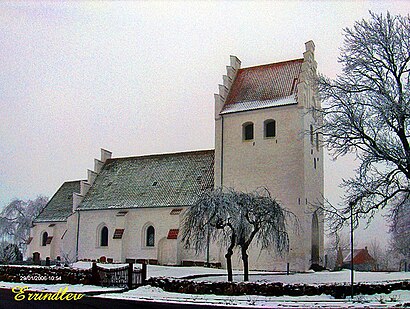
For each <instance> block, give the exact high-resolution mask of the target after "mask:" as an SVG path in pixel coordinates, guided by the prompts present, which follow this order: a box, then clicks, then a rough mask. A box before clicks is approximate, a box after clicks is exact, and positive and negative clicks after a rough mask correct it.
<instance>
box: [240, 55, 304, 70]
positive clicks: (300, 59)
mask: <svg viewBox="0 0 410 309" xmlns="http://www.w3.org/2000/svg"><path fill="white" fill-rule="evenodd" d="M299 61H301V62H303V58H296V59H291V60H284V61H279V62H272V63H265V64H258V65H253V66H250V67H244V68H240V69H239V71H241V70H245V69H254V68H260V67H264V66H270V65H275V64H284V63H286V62H299Z"/></svg>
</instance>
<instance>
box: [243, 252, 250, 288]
mask: <svg viewBox="0 0 410 309" xmlns="http://www.w3.org/2000/svg"><path fill="white" fill-rule="evenodd" d="M247 250H248V248H247V247H242V262H243V281H249V261H248V253H247V252H246V251H247Z"/></svg>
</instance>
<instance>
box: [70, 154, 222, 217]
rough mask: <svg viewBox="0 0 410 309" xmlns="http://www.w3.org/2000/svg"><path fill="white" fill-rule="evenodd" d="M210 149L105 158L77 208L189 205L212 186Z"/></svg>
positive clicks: (212, 164)
mask: <svg viewBox="0 0 410 309" xmlns="http://www.w3.org/2000/svg"><path fill="white" fill-rule="evenodd" d="M213 168H214V150H204V151H192V152H182V153H170V154H158V155H149V156H139V157H127V158H114V159H108V160H107V161H106V162H105V164H104V166H103V167H102V169H101V171H100V173H99V174H98V176H97V177H96V178H95V181H94V183H93V185H92V186H91V188H90V189H89V191H88V192H87V194H86V195H85V197H84V200H83V201H82V202H81V204H80V205H79V207H78V209H79V210H92V209H121V208H144V207H168V206H189V205H192V204H194V203H195V202H196V200H197V198H198V196H199V195H200V194H201V193H202V192H204V191H205V190H209V189H212V188H213V186H214V169H213Z"/></svg>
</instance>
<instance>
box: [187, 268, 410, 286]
mask: <svg viewBox="0 0 410 309" xmlns="http://www.w3.org/2000/svg"><path fill="white" fill-rule="evenodd" d="M242 278H243V276H242V275H236V276H234V280H235V281H241V280H242ZM194 280H195V281H224V280H225V277H219V276H213V277H206V278H198V279H194ZM249 280H250V281H254V282H255V281H257V282H266V283H267V282H282V283H287V284H294V283H306V284H318V283H342V282H350V270H341V271H335V272H328V271H324V272H316V273H298V274H292V275H286V274H264V275H250V276H249ZM396 280H410V272H407V273H405V272H362V271H355V272H354V281H355V282H386V281H396Z"/></svg>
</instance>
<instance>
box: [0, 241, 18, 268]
mask: <svg viewBox="0 0 410 309" xmlns="http://www.w3.org/2000/svg"><path fill="white" fill-rule="evenodd" d="M22 260H23V254H22V253H21V251H20V249H19V247H18V246H17V245H16V244H10V243H7V242H1V243H0V263H2V264H8V263H10V262H15V261H22Z"/></svg>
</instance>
